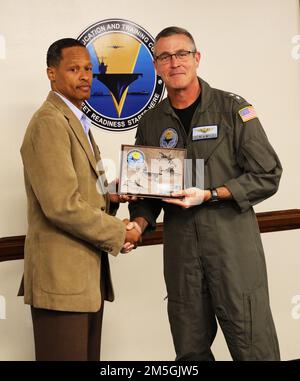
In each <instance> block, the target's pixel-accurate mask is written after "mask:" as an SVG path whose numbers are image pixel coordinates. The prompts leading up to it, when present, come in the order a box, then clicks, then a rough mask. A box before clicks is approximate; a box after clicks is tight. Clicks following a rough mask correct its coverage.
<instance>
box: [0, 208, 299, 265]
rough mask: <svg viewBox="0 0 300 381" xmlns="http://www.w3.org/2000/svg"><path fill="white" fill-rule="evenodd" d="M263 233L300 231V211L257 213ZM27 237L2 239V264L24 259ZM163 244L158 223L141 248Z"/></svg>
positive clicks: (161, 226) (0, 253) (161, 228)
mask: <svg viewBox="0 0 300 381" xmlns="http://www.w3.org/2000/svg"><path fill="white" fill-rule="evenodd" d="M256 217H257V221H258V224H259V229H260V232H261V233H269V232H277V231H283V230H292V229H300V209H289V210H278V211H272V212H263V213H256ZM24 242H25V236H24V235H19V236H14V237H4V238H0V262H3V261H13V260H16V259H23V258H24ZM162 243H163V223H158V224H157V228H156V230H155V231H154V232H151V233H149V234H146V235H145V237H144V238H143V242H142V244H141V245H140V246H149V245H160V244H162Z"/></svg>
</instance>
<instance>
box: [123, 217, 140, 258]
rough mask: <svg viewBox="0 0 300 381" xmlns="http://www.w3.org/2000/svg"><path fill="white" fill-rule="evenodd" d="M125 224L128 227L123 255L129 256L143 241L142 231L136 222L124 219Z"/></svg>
mask: <svg viewBox="0 0 300 381" xmlns="http://www.w3.org/2000/svg"><path fill="white" fill-rule="evenodd" d="M123 222H124V223H125V225H126V235H125V242H124V245H123V247H122V249H121V253H123V254H127V253H129V252H130V251H131V250H133V249H135V248H136V247H137V245H138V243H139V242H141V241H142V238H141V237H142V230H141V228H140V226H139V224H138V223H137V222H135V221H131V222H130V221H129V220H128V219H124V220H123Z"/></svg>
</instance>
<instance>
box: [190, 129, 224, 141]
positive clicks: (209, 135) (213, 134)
mask: <svg viewBox="0 0 300 381" xmlns="http://www.w3.org/2000/svg"><path fill="white" fill-rule="evenodd" d="M217 137H218V126H217V125H212V126H198V127H194V128H193V140H205V139H216V138H217Z"/></svg>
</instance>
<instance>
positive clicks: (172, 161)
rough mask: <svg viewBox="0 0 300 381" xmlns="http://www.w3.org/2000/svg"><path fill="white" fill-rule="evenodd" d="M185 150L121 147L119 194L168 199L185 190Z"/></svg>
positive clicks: (133, 146)
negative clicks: (173, 194)
mask: <svg viewBox="0 0 300 381" xmlns="http://www.w3.org/2000/svg"><path fill="white" fill-rule="evenodd" d="M185 158H186V149H180V148H161V147H149V146H135V145H125V144H123V145H122V146H121V165H120V177H119V194H127V195H136V196H141V197H159V198H163V197H169V196H170V195H171V193H172V192H175V191H179V190H182V189H183V184H184V159H185Z"/></svg>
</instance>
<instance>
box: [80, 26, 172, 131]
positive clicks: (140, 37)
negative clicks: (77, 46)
mask: <svg viewBox="0 0 300 381" xmlns="http://www.w3.org/2000/svg"><path fill="white" fill-rule="evenodd" d="M77 39H78V40H79V41H81V42H82V43H83V44H84V45H85V46H86V47H87V49H88V50H89V53H90V56H91V60H92V64H93V84H92V89H91V96H90V98H89V99H88V100H86V101H85V102H84V105H83V109H82V110H83V112H84V113H85V114H86V115H87V116H88V117H89V119H90V120H91V122H92V123H93V124H94V125H95V126H98V127H100V128H104V129H105V130H110V131H124V130H130V129H132V128H135V127H136V126H137V125H138V122H139V120H140V118H141V117H142V116H143V114H144V113H145V112H147V110H149V109H151V108H153V107H155V106H156V105H157V104H158V103H159V102H160V100H161V99H162V97H163V93H164V83H163V81H162V79H161V78H160V77H159V76H157V75H156V72H155V70H154V66H153V45H154V39H153V37H152V36H151V35H150V34H149V33H148V32H147V31H146V30H145V29H144V28H142V27H141V26H139V25H138V24H136V23H134V22H132V21H128V20H123V19H107V20H102V21H99V22H97V23H95V24H93V25H91V26H89V27H88V28H86V29H85V30H84V31H83V32H82V33H81V34H80V35H79V36H78V38H77Z"/></svg>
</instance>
